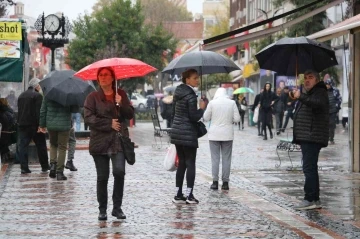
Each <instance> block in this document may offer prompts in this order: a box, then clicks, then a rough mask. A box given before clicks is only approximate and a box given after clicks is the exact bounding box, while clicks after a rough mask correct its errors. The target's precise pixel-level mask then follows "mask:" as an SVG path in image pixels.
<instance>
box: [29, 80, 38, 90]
mask: <svg viewBox="0 0 360 239" xmlns="http://www.w3.org/2000/svg"><path fill="white" fill-rule="evenodd" d="M39 82H40V80H39V79H38V78H33V79H31V81H29V87H33V88H36V87H37V86H38V85H39Z"/></svg>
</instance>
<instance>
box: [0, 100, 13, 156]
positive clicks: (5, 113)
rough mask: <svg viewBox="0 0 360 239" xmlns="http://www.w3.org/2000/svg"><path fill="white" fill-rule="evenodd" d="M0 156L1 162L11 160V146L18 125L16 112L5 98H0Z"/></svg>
mask: <svg viewBox="0 0 360 239" xmlns="http://www.w3.org/2000/svg"><path fill="white" fill-rule="evenodd" d="M0 124H1V135H0V155H1V161H2V162H7V161H8V160H9V159H10V150H9V146H10V145H11V144H12V133H11V132H12V131H13V130H14V125H15V124H16V117H15V112H14V111H13V110H12V109H11V108H10V105H9V103H8V102H7V100H6V99H5V98H0Z"/></svg>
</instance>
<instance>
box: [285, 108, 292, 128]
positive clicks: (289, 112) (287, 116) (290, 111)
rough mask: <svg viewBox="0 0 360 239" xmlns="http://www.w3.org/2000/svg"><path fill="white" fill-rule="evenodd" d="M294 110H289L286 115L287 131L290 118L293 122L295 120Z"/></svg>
mask: <svg viewBox="0 0 360 239" xmlns="http://www.w3.org/2000/svg"><path fill="white" fill-rule="evenodd" d="M293 110H294V109H288V110H287V114H286V117H285V123H284V125H283V129H286V126H287V125H288V123H289V118H291V119H292V120H294V114H293Z"/></svg>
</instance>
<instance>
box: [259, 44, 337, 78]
mask: <svg viewBox="0 0 360 239" xmlns="http://www.w3.org/2000/svg"><path fill="white" fill-rule="evenodd" d="M255 57H256V59H257V60H258V62H259V66H260V68H261V69H266V70H272V71H275V72H277V73H278V74H280V75H286V76H294V75H297V74H301V73H304V72H305V71H306V70H309V69H311V70H315V71H317V72H321V71H323V70H325V69H326V68H329V67H331V66H335V65H337V64H338V62H337V60H336V57H335V52H334V51H333V50H332V49H331V48H330V47H328V46H327V45H325V44H323V43H319V42H316V41H313V40H310V39H308V38H306V37H295V38H289V37H285V38H282V39H280V40H278V41H277V42H275V43H273V44H270V45H269V46H267V47H265V48H264V49H262V50H261V51H260V52H259V53H257V54H256V55H255Z"/></svg>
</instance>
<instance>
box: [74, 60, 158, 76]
mask: <svg viewBox="0 0 360 239" xmlns="http://www.w3.org/2000/svg"><path fill="white" fill-rule="evenodd" d="M101 67H111V68H112V69H113V70H114V71H115V76H116V79H117V80H120V79H125V78H130V77H141V76H145V75H147V74H149V73H150V72H153V71H156V70H157V69H156V68H155V67H152V66H150V65H148V64H146V63H144V62H142V61H139V60H136V59H132V58H109V59H104V60H100V61H97V62H94V63H92V64H90V65H88V66H86V67H84V68H82V69H81V70H80V71H78V72H76V74H75V76H77V77H79V78H81V79H83V80H96V79H97V72H98V70H99V68H101Z"/></svg>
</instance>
